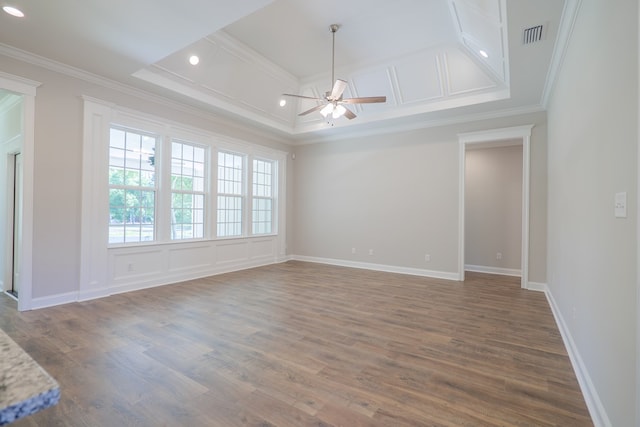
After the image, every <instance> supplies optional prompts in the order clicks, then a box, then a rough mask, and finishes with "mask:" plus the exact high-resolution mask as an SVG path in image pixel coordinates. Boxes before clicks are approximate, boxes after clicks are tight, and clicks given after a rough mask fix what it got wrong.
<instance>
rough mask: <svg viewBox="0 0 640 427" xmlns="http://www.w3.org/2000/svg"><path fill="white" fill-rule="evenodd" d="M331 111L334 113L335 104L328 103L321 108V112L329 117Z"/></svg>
mask: <svg viewBox="0 0 640 427" xmlns="http://www.w3.org/2000/svg"><path fill="white" fill-rule="evenodd" d="M331 113H333V104H327V105H325V106H324V108H323V109H322V110H320V114H322V116H323V117H327V116H328V115H329V114H331Z"/></svg>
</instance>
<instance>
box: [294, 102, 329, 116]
mask: <svg viewBox="0 0 640 427" xmlns="http://www.w3.org/2000/svg"><path fill="white" fill-rule="evenodd" d="M325 105H326V104H321V105H318V106H316V107H313V108H310V109H308V110H307V111H303V112H302V113H300V114H298V115H299V116H306V115H307V114H311V113H313V112H314V111H320V110H322V109H323V108H324V107H325Z"/></svg>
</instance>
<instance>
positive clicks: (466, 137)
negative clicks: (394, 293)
mask: <svg viewBox="0 0 640 427" xmlns="http://www.w3.org/2000/svg"><path fill="white" fill-rule="evenodd" d="M533 126H534V125H524V126H516V127H509V128H502V129H490V130H485V131H479V132H467V133H460V134H458V142H459V147H458V148H459V150H458V151H459V155H458V158H459V163H458V170H459V178H458V185H459V190H458V276H459V280H461V281H462V280H464V275H465V274H464V273H465V271H464V265H465V259H464V258H465V257H464V251H465V227H464V223H465V206H464V198H465V197H464V196H465V185H464V180H465V163H466V149H467V145H472V144H481V143H488V142H499V141H505V140H513V139H521V140H522V251H521V261H520V266H521V269H522V272H521V273H522V274H521V276H520V277H521V278H520V287H522V288H523V289H528V287H529V181H530V145H531V129H533Z"/></svg>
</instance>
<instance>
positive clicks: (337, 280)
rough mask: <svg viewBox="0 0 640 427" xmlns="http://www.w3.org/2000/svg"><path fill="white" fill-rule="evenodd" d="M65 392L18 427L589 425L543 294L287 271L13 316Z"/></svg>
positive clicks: (22, 339) (11, 305) (508, 281)
mask: <svg viewBox="0 0 640 427" xmlns="http://www.w3.org/2000/svg"><path fill="white" fill-rule="evenodd" d="M15 305H16V304H15V301H13V300H11V299H10V298H9V297H6V296H3V297H0V310H1V311H0V328H2V329H3V330H5V331H6V332H7V334H9V335H10V336H11V337H12V338H13V339H14V340H15V341H16V342H17V343H18V344H20V345H21V346H22V347H23V348H24V349H25V350H26V351H27V352H29V353H30V354H31V355H32V357H33V358H34V359H36V360H37V361H38V362H39V363H40V364H41V365H42V366H43V367H44V368H45V369H46V370H47V371H48V372H49V373H50V374H51V375H52V376H54V377H55V378H56V379H57V381H58V382H59V383H60V386H61V391H62V397H61V400H60V403H59V404H58V405H57V406H55V407H53V408H50V409H47V410H45V411H42V412H40V413H38V414H35V415H33V416H31V417H28V418H26V419H24V420H21V421H19V422H17V423H16V424H15V425H16V426H92V427H94V426H129V425H131V426H163V425H171V426H262V427H265V426H349V427H351V426H549V425H555V426H588V425H592V423H591V420H590V418H589V414H588V411H587V409H586V406H585V403H584V400H583V397H582V395H581V393H580V390H579V387H578V383H577V381H576V378H575V375H574V373H573V370H572V368H571V365H570V362H569V358H568V356H567V353H566V351H565V348H564V346H563V343H562V339H561V337H560V334H559V332H558V329H557V327H556V325H555V322H554V319H553V316H552V314H551V311H550V309H549V307H548V304H547V301H546V298H545V296H544V294H542V293H538V292H532V291H525V290H522V289H520V287H519V279H514V278H507V277H500V276H490V275H486V274H479V273H468V275H467V280H466V281H465V282H451V281H445V280H435V279H427V278H421V277H414V276H404V275H399V274H390V273H380V272H372V271H366V270H357V269H349V268H341V267H334V266H326V265H316V264H310V263H302V262H287V263H284V264H278V265H273V266H267V267H261V268H256V269H252V270H246V271H241V272H236V273H230V274H224V275H219V276H214V277H209V278H205V279H199V280H193V281H189V282H185V283H182V284H178V285H169V286H163V287H159V288H154V289H149V290H144V291H138V292H132V293H127V294H121V295H116V296H112V297H109V298H104V299H100V300H94V301H89V302H83V303H76V304H69V305H64V306H58V307H52V308H48V309H41V310H36V311H32V312H24V313H18V312H17V311H16V309H15Z"/></svg>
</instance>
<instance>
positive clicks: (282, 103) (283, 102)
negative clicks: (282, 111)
mask: <svg viewBox="0 0 640 427" xmlns="http://www.w3.org/2000/svg"><path fill="white" fill-rule="evenodd" d="M285 105H287V100H286V99H281V100H280V106H281V107H284V106H285Z"/></svg>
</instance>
